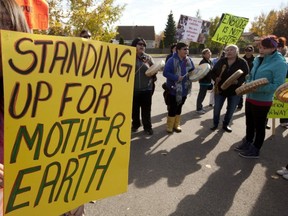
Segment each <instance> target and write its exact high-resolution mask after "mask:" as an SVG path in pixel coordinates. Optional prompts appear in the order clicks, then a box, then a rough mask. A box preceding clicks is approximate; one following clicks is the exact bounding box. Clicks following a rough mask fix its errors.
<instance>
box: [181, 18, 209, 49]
mask: <svg viewBox="0 0 288 216" xmlns="http://www.w3.org/2000/svg"><path fill="white" fill-rule="evenodd" d="M210 24H211V23H210V22H209V21H205V20H202V19H198V18H194V17H189V16H185V15H181V16H180V19H179V22H178V25H177V29H176V39H177V40H178V41H193V42H196V43H200V44H204V43H205V40H206V39H207V37H208V34H209V28H210Z"/></svg>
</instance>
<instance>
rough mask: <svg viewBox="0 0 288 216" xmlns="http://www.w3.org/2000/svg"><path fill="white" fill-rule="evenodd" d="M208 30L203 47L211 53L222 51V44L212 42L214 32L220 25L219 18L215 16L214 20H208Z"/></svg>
mask: <svg viewBox="0 0 288 216" xmlns="http://www.w3.org/2000/svg"><path fill="white" fill-rule="evenodd" d="M209 21H210V28H209V35H208V38H207V40H206V41H205V46H206V47H208V48H209V49H210V50H211V51H212V52H213V53H218V52H220V51H221V50H222V49H223V47H224V46H223V44H220V43H217V42H215V41H212V38H213V36H214V34H215V32H216V29H217V27H218V25H219V23H220V17H219V16H216V17H215V18H210V20H209Z"/></svg>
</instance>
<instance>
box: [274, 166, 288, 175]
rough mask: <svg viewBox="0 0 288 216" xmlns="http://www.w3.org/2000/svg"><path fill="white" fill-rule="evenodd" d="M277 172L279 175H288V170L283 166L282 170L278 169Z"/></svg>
mask: <svg viewBox="0 0 288 216" xmlns="http://www.w3.org/2000/svg"><path fill="white" fill-rule="evenodd" d="M276 173H277V174H278V175H281V176H283V175H288V170H287V169H286V168H285V167H282V169H281V170H277V171H276Z"/></svg>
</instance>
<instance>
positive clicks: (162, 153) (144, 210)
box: [85, 59, 288, 216]
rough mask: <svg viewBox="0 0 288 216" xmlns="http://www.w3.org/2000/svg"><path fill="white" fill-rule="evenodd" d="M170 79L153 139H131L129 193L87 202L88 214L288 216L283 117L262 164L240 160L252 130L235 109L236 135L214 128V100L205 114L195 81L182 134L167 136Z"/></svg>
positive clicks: (157, 104) (155, 115)
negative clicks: (166, 100) (197, 106)
mask: <svg viewBox="0 0 288 216" xmlns="http://www.w3.org/2000/svg"><path fill="white" fill-rule="evenodd" d="M156 60H157V61H159V60H161V59H156ZM194 61H195V63H198V62H199V59H194ZM163 82H164V78H163V76H162V74H158V81H157V86H156V91H155V94H154V96H153V107H152V110H153V111H152V122H153V129H154V135H153V136H150V137H149V136H146V135H144V134H143V131H141V130H140V131H139V132H138V133H135V134H132V142H131V158H130V168H129V183H128V191H127V192H126V193H124V194H121V195H117V196H114V197H109V198H106V199H103V200H99V201H97V202H96V203H95V204H86V205H85V209H86V215H87V216H124V215H125V216H167V215H170V216H182V215H187V216H198V215H199V216H224V215H226V216H287V215H288V208H287V205H288V187H287V186H288V181H285V180H284V179H282V178H281V177H280V178H279V177H278V176H276V175H275V171H276V170H277V169H278V168H279V167H281V166H283V165H284V164H285V163H288V157H287V155H288V142H287V140H288V139H287V138H288V130H286V131H285V130H284V129H283V128H282V127H280V126H279V121H278V120H276V134H275V135H272V132H271V130H267V134H266V140H265V143H264V146H263V148H262V151H261V155H260V159H258V160H255V159H254V160H251V159H250V160H249V159H244V158H240V157H239V156H238V154H237V153H236V152H235V151H233V148H234V147H235V146H236V145H237V144H239V143H240V142H241V139H242V138H243V136H244V133H245V120H244V111H243V110H241V111H237V112H235V114H234V119H233V122H232V124H231V127H232V129H233V132H232V133H226V132H223V130H221V129H220V130H216V131H214V132H212V131H210V129H209V127H210V126H211V124H212V120H211V118H212V109H211V108H209V107H208V103H209V102H208V99H209V97H206V99H205V101H204V105H205V108H206V109H207V113H206V114H205V115H201V116H200V115H198V114H197V113H196V112H195V104H196V98H197V94H198V88H199V86H198V83H193V87H192V94H191V96H190V97H188V98H187V101H186V103H185V105H184V107H183V114H182V129H183V132H182V133H178V134H177V133H174V134H173V135H168V134H167V133H166V131H165V121H166V115H167V113H166V107H165V104H164V101H163V96H162V93H163V90H162V88H161V85H162V83H163ZM208 96H209V95H208ZM224 111H225V110H224V109H223V113H224ZM223 113H222V114H223ZM222 119H223V115H222ZM269 122H270V123H271V120H269Z"/></svg>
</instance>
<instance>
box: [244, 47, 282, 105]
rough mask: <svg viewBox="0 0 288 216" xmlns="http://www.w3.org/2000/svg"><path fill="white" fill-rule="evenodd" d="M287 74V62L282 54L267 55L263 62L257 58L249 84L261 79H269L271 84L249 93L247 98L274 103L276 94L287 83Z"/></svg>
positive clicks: (248, 80)
mask: <svg viewBox="0 0 288 216" xmlns="http://www.w3.org/2000/svg"><path fill="white" fill-rule="evenodd" d="M286 73H287V65H286V60H285V58H284V57H283V56H282V55H281V53H279V52H277V51H276V52H274V53H273V54H272V55H267V56H265V57H264V58H263V61H262V62H261V57H256V58H255V60H254V61H253V67H252V70H251V72H250V74H249V75H248V76H247V83H249V82H251V81H254V80H256V79H260V78H267V79H268V81H269V83H268V84H267V85H264V86H260V87H259V88H257V89H256V90H255V91H253V92H251V93H248V94H247V98H249V99H252V100H255V101H261V102H262V101H263V102H271V101H273V95H274V92H275V90H276V89H277V88H278V87H279V86H280V85H282V84H283V83H284V82H285V77H286Z"/></svg>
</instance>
